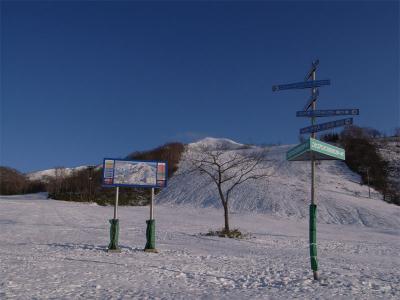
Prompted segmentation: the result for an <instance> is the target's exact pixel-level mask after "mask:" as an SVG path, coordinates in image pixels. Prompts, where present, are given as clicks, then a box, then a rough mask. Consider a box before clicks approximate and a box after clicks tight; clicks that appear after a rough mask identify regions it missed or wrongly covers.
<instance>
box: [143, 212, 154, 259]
mask: <svg viewBox="0 0 400 300" xmlns="http://www.w3.org/2000/svg"><path fill="white" fill-rule="evenodd" d="M146 223H147V228H146V240H147V242H146V246H145V247H144V250H145V251H146V252H155V251H151V250H156V220H154V219H153V220H147V221H146ZM156 251H157V250H156Z"/></svg>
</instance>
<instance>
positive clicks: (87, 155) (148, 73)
mask: <svg viewBox="0 0 400 300" xmlns="http://www.w3.org/2000/svg"><path fill="white" fill-rule="evenodd" d="M399 53H400V52H399V3H398V2H397V1H392V2H390V1H365V2H363V1H355V2H343V1H322V2H317V1H308V2H305V1H296V2H289V1H281V2H272V1H265V2H238V1H235V2H227V1H224V2H195V1H190V2H168V1H162V2H129V1H121V2H115V1H114V2H78V1H71V2H59V1H56V2H45V1H43V2H34V1H29V2H20V1H17V2H15V1H14V2H13V1H10V2H8V1H2V2H1V124H0V125H1V136H0V138H1V152H0V155H1V157H0V158H1V162H0V164H1V165H6V166H10V167H14V168H17V169H18V170H21V171H23V172H28V171H33V170H40V169H45V168H50V167H54V166H67V167H71V166H77V165H81V164H97V163H101V161H102V158H103V157H124V156H125V155H127V154H128V153H130V152H132V151H135V150H144V149H150V148H153V147H156V146H158V145H160V144H163V143H166V142H169V141H176V140H178V141H184V142H188V141H191V140H193V139H197V138H201V137H204V136H214V137H227V138H231V139H234V140H236V141H239V142H243V143H278V142H279V143H293V144H294V143H297V142H298V136H299V128H301V127H305V126H307V125H308V121H307V120H306V119H304V118H296V117H295V112H296V111H297V110H301V109H302V107H303V106H304V104H305V102H306V101H307V99H308V96H309V90H290V91H281V92H275V93H273V92H272V90H271V86H272V85H273V84H277V83H291V82H297V81H302V80H303V79H304V76H305V73H306V72H307V70H308V69H309V66H310V63H311V61H312V60H314V59H315V58H319V60H320V65H319V69H318V71H317V79H331V85H330V86H329V87H321V88H320V97H319V100H318V104H317V108H320V109H330V108H353V107H354V108H359V109H360V116H358V117H356V118H355V123H356V124H357V125H360V126H370V127H374V128H377V129H379V130H381V131H383V132H385V133H387V134H391V133H392V132H393V130H394V128H395V127H397V126H400V120H399V115H400V107H399ZM328 120H331V119H325V118H324V119H322V118H321V119H320V122H325V121H328Z"/></svg>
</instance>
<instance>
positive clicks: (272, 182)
mask: <svg viewBox="0 0 400 300" xmlns="http://www.w3.org/2000/svg"><path fill="white" fill-rule="evenodd" d="M199 146H207V147H208V148H209V147H214V146H215V148H214V149H218V150H221V149H225V150H227V151H229V152H235V151H238V152H240V154H241V155H249V154H250V153H254V152H255V151H262V150H263V149H265V148H261V147H255V146H254V147H251V148H250V149H248V148H247V147H244V145H242V144H239V143H236V142H234V141H231V140H228V139H215V138H206V139H204V140H201V141H198V142H196V143H192V144H189V147H188V148H187V150H186V153H188V152H194V151H193V150H196V148H198V147H199ZM293 146H294V145H283V146H271V147H267V150H268V154H267V156H268V159H269V160H270V161H269V162H266V166H265V168H269V169H270V170H271V171H272V172H271V173H272V174H273V175H272V176H270V177H269V178H268V179H263V180H257V181H247V182H245V183H243V184H242V185H240V186H239V187H238V188H237V189H236V190H235V191H234V192H233V193H232V195H231V199H230V203H229V205H230V209H231V212H233V213H263V214H272V215H275V216H279V217H285V218H287V217H290V218H297V219H305V218H308V209H309V204H310V186H311V175H310V174H311V168H310V163H309V162H288V161H287V160H286V152H287V151H288V150H289V149H290V148H291V147H293ZM189 168H190V164H189V163H188V162H187V161H185V160H182V161H181V162H180V164H179V169H178V172H177V174H179V175H176V176H173V177H172V178H171V179H170V180H169V184H168V188H166V189H163V190H162V191H161V193H160V194H159V195H158V196H157V198H156V200H157V201H158V203H165V204H168V205H173V206H176V205H188V206H194V207H215V208H221V207H222V205H221V201H220V199H219V196H218V192H217V189H216V186H215V183H213V182H212V181H211V179H210V178H209V177H207V175H204V174H203V175H202V174H199V173H196V172H195V173H187V172H185V171H187V170H188V169H189ZM360 182H361V179H360V176H359V175H358V174H356V173H353V172H352V171H350V169H349V168H348V167H347V166H346V164H345V163H344V162H342V161H323V162H320V163H319V162H318V163H317V166H316V199H317V204H318V220H319V221H320V222H323V223H335V224H359V225H364V226H368V227H388V228H400V207H399V206H396V205H393V204H388V203H386V202H384V201H382V200H381V199H382V196H381V195H380V194H379V193H378V192H376V191H374V190H373V189H371V191H372V199H369V198H368V187H367V186H366V185H361V184H360Z"/></svg>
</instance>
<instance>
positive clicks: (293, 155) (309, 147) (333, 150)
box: [272, 60, 359, 280]
mask: <svg viewBox="0 0 400 300" xmlns="http://www.w3.org/2000/svg"><path fill="white" fill-rule="evenodd" d="M318 64H319V60H316V61H314V62H313V63H312V65H311V69H310V71H308V73H307V75H306V77H305V81H304V82H298V83H292V84H282V85H274V86H272V91H274V92H275V91H281V90H288V89H305V88H311V97H310V99H309V100H308V101H307V103H306V105H305V106H304V111H298V112H297V113H296V116H297V117H309V118H311V126H309V127H305V128H302V129H300V133H301V134H304V133H310V134H311V137H310V138H309V139H308V140H307V141H305V142H304V143H302V144H300V145H297V146H296V147H294V148H292V149H290V150H289V151H288V152H287V153H286V159H287V160H288V161H311V205H310V258H311V269H312V271H313V277H314V280H319V273H318V259H317V218H316V213H317V205H316V197H315V161H317V160H345V157H346V156H345V151H344V149H342V148H339V147H336V146H333V145H330V144H328V143H324V142H321V141H319V140H317V139H316V138H315V133H316V132H319V131H324V130H328V129H331V128H336V127H340V126H347V125H351V124H353V118H346V119H341V120H336V121H331V122H327V123H322V124H315V118H316V117H328V116H342V115H351V116H354V115H358V114H359V110H358V109H355V108H352V109H331V110H316V109H315V108H316V102H317V99H318V96H319V90H318V89H317V87H320V86H323V85H330V80H315V79H316V78H315V77H316V69H317V66H318ZM309 79H311V80H310V81H308V80H309ZM310 107H311V110H308V109H309V108H310Z"/></svg>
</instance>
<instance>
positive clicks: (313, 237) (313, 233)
mask: <svg viewBox="0 0 400 300" xmlns="http://www.w3.org/2000/svg"><path fill="white" fill-rule="evenodd" d="M315 78H316V74H315V69H314V70H313V72H312V80H315ZM311 93H312V94H315V93H316V89H315V88H313V89H312V90H311ZM316 102H317V100H315V101H313V103H312V110H315V109H316ZM314 124H315V118H314V117H313V118H311V125H314ZM311 137H312V138H314V139H315V132H313V133H312V134H311ZM316 210H317V206H316V197H315V160H314V157H313V156H312V157H311V206H310V258H311V269H312V270H313V276H314V280H318V279H319V274H318V260H317V241H316V233H317V228H316V217H317V216H316Z"/></svg>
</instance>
